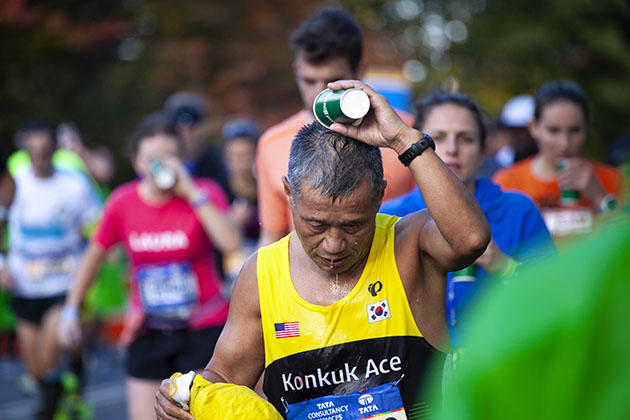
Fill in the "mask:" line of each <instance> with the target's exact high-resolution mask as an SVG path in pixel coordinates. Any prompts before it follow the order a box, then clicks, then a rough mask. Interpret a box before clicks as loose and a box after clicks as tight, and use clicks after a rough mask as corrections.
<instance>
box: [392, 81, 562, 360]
mask: <svg viewBox="0 0 630 420" xmlns="http://www.w3.org/2000/svg"><path fill="white" fill-rule="evenodd" d="M415 113H416V121H415V123H414V127H415V128H417V129H418V130H420V131H422V132H425V133H427V134H429V135H430V136H431V137H432V138H433V139H434V140H435V152H436V153H437V155H438V156H439V157H440V158H441V159H442V161H444V163H445V164H446V166H448V167H449V168H450V169H451V170H452V171H453V173H455V175H457V177H458V178H459V179H460V180H461V181H462V182H463V183H464V185H466V187H467V188H468V190H469V191H470V192H471V193H473V194H474V196H475V198H476V199H477V201H478V202H479V204H480V205H481V209H482V210H483V212H484V214H485V216H486V219H487V220H488V224H489V225H490V229H491V231H492V240H491V241H490V244H489V245H488V248H487V249H486V251H485V252H484V254H483V255H482V256H481V257H479V259H478V260H477V261H476V262H475V264H474V265H473V266H472V270H471V272H470V273H469V274H470V275H467V276H461V275H458V274H459V273H449V274H448V281H447V294H446V320H447V323H448V327H449V334H450V338H451V345H452V346H453V347H454V348H455V349H458V348H460V347H462V346H465V340H464V339H463V337H462V334H463V333H464V332H465V330H466V328H467V317H465V316H464V315H465V310H466V308H467V306H468V305H469V303H470V302H471V301H472V300H474V298H475V296H476V294H477V292H478V291H479V290H480V289H481V288H482V287H483V285H484V284H485V283H486V282H487V280H488V278H489V277H490V276H494V277H497V278H507V277H510V276H512V275H513V274H514V271H515V268H516V266H517V265H518V264H521V263H527V262H531V261H535V260H538V259H540V258H541V257H543V256H545V255H548V254H550V253H552V252H554V245H553V240H552V239H551V236H550V235H549V232H548V231H547V228H546V227H545V223H544V221H543V219H542V216H541V215H540V212H539V211H538V209H537V208H536V205H535V204H534V203H533V202H532V200H531V199H529V198H528V197H526V196H525V195H524V194H520V193H510V192H503V191H501V189H500V188H499V186H498V185H496V184H494V183H493V182H491V181H490V180H489V179H487V178H480V177H478V176H477V170H478V168H479V165H481V162H482V160H483V158H484V153H483V151H484V146H485V143H484V140H485V135H486V128H485V125H484V122H483V118H482V115H481V111H480V109H479V106H478V105H477V104H476V103H475V102H474V101H473V99H472V98H470V97H469V96H467V95H464V94H461V93H452V92H436V93H434V94H431V95H428V96H427V97H425V98H423V99H421V100H420V101H418V102H416V104H415ZM424 208H426V204H425V199H424V197H423V196H422V194H421V193H420V190H418V189H414V190H413V191H411V192H410V193H408V194H406V195H404V196H402V197H398V198H395V199H393V200H390V201H388V202H385V203H384V204H383V205H382V206H381V210H380V211H381V212H382V213H386V214H393V215H396V216H404V215H406V214H409V213H412V212H414V211H417V210H420V209H424Z"/></svg>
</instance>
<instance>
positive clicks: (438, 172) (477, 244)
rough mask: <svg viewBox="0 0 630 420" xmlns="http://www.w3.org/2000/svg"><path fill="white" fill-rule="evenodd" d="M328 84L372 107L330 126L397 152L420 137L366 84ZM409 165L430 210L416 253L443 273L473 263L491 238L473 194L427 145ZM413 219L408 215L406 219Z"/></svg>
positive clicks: (423, 224)
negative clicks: (356, 121)
mask: <svg viewBox="0 0 630 420" xmlns="http://www.w3.org/2000/svg"><path fill="white" fill-rule="evenodd" d="M328 87H330V88H331V89H347V88H358V89H361V90H363V91H364V92H365V93H367V94H368V96H369V97H370V106H371V109H370V112H369V113H368V115H367V116H366V117H365V118H364V120H363V122H362V123H361V124H360V125H359V126H349V125H342V124H333V125H332V126H331V129H332V130H334V131H337V132H339V133H341V134H344V135H347V136H349V137H352V138H355V139H357V140H360V141H363V142H365V143H368V144H371V145H374V146H379V147H388V148H391V149H393V150H395V151H396V153H398V155H401V154H402V153H404V152H405V151H407V150H408V149H409V148H410V147H411V146H412V145H413V144H414V143H416V142H417V141H418V140H420V139H421V138H422V136H423V134H422V133H421V132H419V131H418V130H415V129H413V128H410V127H409V126H407V125H406V124H405V123H404V122H403V121H402V120H401V119H400V117H398V115H397V114H396V113H395V112H394V110H393V109H392V107H391V106H390V105H389V103H388V102H387V100H386V99H385V98H384V97H383V96H381V95H379V94H378V93H376V92H375V91H374V90H373V89H372V88H370V87H369V86H367V85H365V84H364V83H361V82H358V81H339V82H335V83H331V84H329V85H328ZM401 165H402V163H401ZM409 169H410V170H411V172H412V174H413V176H414V178H415V180H416V183H417V184H418V187H419V188H420V191H421V192H422V196H423V197H424V199H425V203H426V205H427V209H428V211H429V213H430V214H431V219H429V220H424V221H423V223H422V224H421V226H422V228H421V230H420V231H419V234H418V235H419V236H418V242H417V243H418V251H419V252H424V253H427V254H429V255H430V256H431V257H432V258H433V259H435V261H436V262H437V263H439V264H440V265H441V266H442V267H443V268H444V269H445V270H447V271H454V270H457V269H460V268H462V267H463V266H466V265H468V264H470V263H472V262H473V261H474V260H475V259H476V258H477V257H479V256H480V255H481V253H483V251H484V250H485V248H486V246H487V245H488V242H489V241H490V228H489V226H488V222H487V221H486V218H485V216H484V214H483V212H482V211H481V208H480V207H479V204H478V203H477V201H476V200H475V198H474V197H473V195H472V194H471V193H470V192H469V191H468V190H467V189H466V187H465V186H464V184H463V183H462V182H461V181H460V180H459V179H458V178H457V176H455V174H453V173H452V172H451V171H450V169H448V167H447V166H446V165H445V164H444V163H443V162H442V160H441V159H440V158H439V157H438V156H437V155H436V154H435V153H434V151H433V149H431V148H427V149H426V150H424V152H422V153H421V154H420V155H419V156H417V157H416V158H414V159H413V160H412V161H411V163H410V164H409ZM417 217H418V216H417V215H415V216H414V215H411V216H409V219H410V220H413V219H414V218H417ZM418 220H420V219H418Z"/></svg>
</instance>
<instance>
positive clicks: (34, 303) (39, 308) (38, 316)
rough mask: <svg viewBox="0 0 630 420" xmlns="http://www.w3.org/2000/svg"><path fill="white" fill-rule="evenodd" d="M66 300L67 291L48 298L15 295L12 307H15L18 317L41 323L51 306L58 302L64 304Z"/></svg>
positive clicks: (14, 310)
mask: <svg viewBox="0 0 630 420" xmlns="http://www.w3.org/2000/svg"><path fill="white" fill-rule="evenodd" d="M65 300H66V295H65V293H64V294H63V295H57V296H52V297H47V298H23V297H17V296H13V297H12V298H11V308H13V312H15V315H16V316H17V317H18V319H20V320H22V321H28V322H31V323H33V324H36V325H39V324H41V322H42V318H44V315H45V314H46V312H48V310H49V309H50V308H52V307H53V306H55V305H58V304H63V302H64V301H65Z"/></svg>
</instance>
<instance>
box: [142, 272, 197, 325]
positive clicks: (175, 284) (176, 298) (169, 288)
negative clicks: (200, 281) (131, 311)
mask: <svg viewBox="0 0 630 420" xmlns="http://www.w3.org/2000/svg"><path fill="white" fill-rule="evenodd" d="M135 275H136V280H137V281H138V291H139V295H140V299H141V301H142V305H143V307H144V310H145V312H146V313H147V315H150V316H156V317H160V318H168V319H179V320H185V319H187V318H188V317H189V316H190V313H191V311H192V308H193V307H194V305H196V304H197V301H198V296H199V287H198V285H197V277H196V276H195V273H194V271H193V270H192V267H191V265H190V263H189V262H171V263H167V264H159V265H158V264H151V265H142V266H140V267H138V268H137V269H136V271H135Z"/></svg>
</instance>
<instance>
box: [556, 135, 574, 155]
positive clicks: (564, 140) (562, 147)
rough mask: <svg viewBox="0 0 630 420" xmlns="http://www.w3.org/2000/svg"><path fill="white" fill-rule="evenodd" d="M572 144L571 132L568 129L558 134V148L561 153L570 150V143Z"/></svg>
mask: <svg viewBox="0 0 630 420" xmlns="http://www.w3.org/2000/svg"><path fill="white" fill-rule="evenodd" d="M570 144H571V133H569V132H568V131H563V132H562V133H561V134H560V135H559V136H558V150H559V151H560V153H566V152H567V151H568V150H569V145H570Z"/></svg>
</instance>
